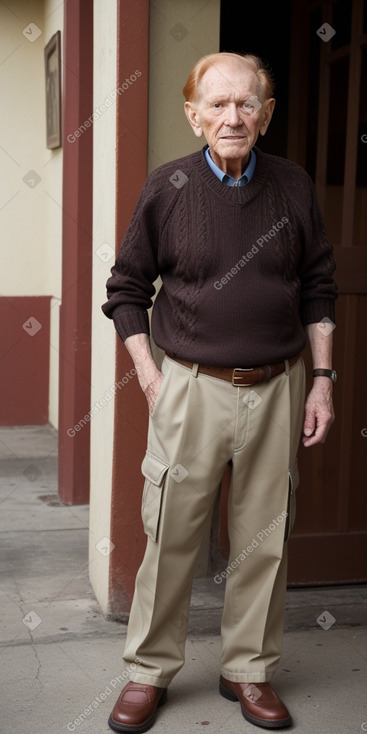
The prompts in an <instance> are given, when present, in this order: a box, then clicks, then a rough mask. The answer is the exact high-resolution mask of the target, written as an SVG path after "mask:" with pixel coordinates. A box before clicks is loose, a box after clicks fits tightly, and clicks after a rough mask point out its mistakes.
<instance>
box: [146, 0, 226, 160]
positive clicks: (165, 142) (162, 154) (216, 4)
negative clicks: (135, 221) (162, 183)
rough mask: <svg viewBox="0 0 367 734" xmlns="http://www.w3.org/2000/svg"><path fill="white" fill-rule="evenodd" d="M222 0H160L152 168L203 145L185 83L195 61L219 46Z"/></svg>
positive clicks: (155, 14)
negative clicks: (190, 117)
mask: <svg viewBox="0 0 367 734" xmlns="http://www.w3.org/2000/svg"><path fill="white" fill-rule="evenodd" d="M219 27H220V0H209V2H206V3H205V2H203V3H202V2H198V0H176V1H175V2H174V3H173V2H171V0H155V2H154V3H151V16H150V50H149V90H150V92H149V103H150V107H149V160H148V164H149V171H152V170H153V169H154V168H157V166H159V165H160V164H161V163H166V162H167V161H170V160H174V159H175V158H180V156H184V155H188V154H189V153H193V152H194V151H195V150H199V149H200V148H201V147H202V146H203V145H204V144H205V140H204V138H200V139H198V138H196V137H195V135H194V133H193V132H192V130H191V127H190V126H189V123H188V122H187V120H186V115H185V113H184V108H183V105H184V97H183V94H182V88H183V86H184V84H185V82H186V79H187V77H188V74H189V71H190V69H191V68H192V66H193V65H194V64H195V62H196V61H197V60H198V59H200V58H201V57H202V56H205V55H206V54H210V53H215V52H217V51H219Z"/></svg>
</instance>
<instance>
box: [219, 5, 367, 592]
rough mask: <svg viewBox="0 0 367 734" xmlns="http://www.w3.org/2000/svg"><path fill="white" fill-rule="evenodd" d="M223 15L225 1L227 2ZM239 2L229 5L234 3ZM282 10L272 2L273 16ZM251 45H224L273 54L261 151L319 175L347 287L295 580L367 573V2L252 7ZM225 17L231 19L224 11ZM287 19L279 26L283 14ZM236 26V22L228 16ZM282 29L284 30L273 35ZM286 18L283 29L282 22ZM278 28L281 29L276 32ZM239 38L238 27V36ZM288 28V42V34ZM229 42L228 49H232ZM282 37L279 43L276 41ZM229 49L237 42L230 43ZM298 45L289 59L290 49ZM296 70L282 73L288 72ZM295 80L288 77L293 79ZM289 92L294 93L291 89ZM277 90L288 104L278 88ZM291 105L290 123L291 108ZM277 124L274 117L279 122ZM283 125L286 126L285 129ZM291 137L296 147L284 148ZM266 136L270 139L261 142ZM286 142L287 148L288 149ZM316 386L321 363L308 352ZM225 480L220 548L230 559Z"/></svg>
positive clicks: (305, 469)
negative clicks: (273, 115)
mask: <svg viewBox="0 0 367 734" xmlns="http://www.w3.org/2000/svg"><path fill="white" fill-rule="evenodd" d="M222 9H223V12H224V9H225V4H224V3H222ZM231 9H232V5H231ZM275 11H276V12H278V6H276V8H275V6H274V12H275ZM250 12H251V13H252V21H253V22H252V23H250V27H251V42H252V45H251V46H250V41H249V39H246V42H245V48H244V47H243V44H244V40H243V37H242V36H241V38H240V37H238V38H237V36H236V33H235V32H234V31H233V27H232V28H231V29H229V28H226V27H224V28H223V33H222V35H223V38H224V45H223V47H222V49H221V50H230V48H229V46H228V44H229V39H232V45H231V49H232V50H238V51H239V52H243V51H244V50H248V48H249V47H251V50H252V51H253V52H254V53H257V54H259V55H260V56H262V57H263V58H265V59H269V61H270V65H271V67H272V68H273V70H274V72H277V74H276V82H278V76H279V75H280V79H279V81H280V84H277V89H276V96H277V98H278V99H277V104H278V103H279V101H280V107H281V109H280V114H279V113H278V123H280V126H279V124H278V127H276V132H275V134H272V126H270V129H269V133H268V134H267V136H266V137H265V138H264V139H262V140H261V141H260V147H262V148H263V149H264V150H266V151H267V152H270V153H274V154H276V155H285V156H286V157H287V158H289V159H290V160H293V161H296V162H297V163H299V164H300V165H301V166H303V168H305V169H306V170H307V171H308V173H309V174H310V176H311V178H312V179H313V180H314V182H315V184H316V188H317V193H318V198H319V202H320V205H321V209H322V212H323V216H324V221H325V226H326V233H327V235H328V238H329V239H330V241H331V242H332V244H333V245H334V254H335V260H336V264H337V269H336V273H335V277H336V280H337V283H338V287H339V298H338V300H337V303H336V324H337V326H336V329H335V331H334V338H335V352H334V367H335V369H336V370H337V372H338V382H337V385H336V386H335V388H334V394H335V413H336V421H335V423H334V425H333V427H332V429H331V431H330V434H329V436H328V440H327V443H326V444H325V445H323V446H315V447H312V448H309V449H305V448H304V447H303V446H301V447H300V450H299V465H300V477H301V482H300V486H299V488H298V490H297V515H296V521H295V525H294V529H293V533H292V536H291V538H290V541H289V571H288V580H289V585H294V586H296V585H299V586H302V585H315V584H338V583H340V584H343V583H353V582H354V583H358V582H364V581H366V580H367V380H366V376H367V0H293V2H292V6H290V4H289V3H288V2H286V3H285V4H284V8H283V14H282V18H281V19H279V18H278V21H276V19H275V18H273V21H274V23H272V24H271V27H269V26H268V25H266V26H265V29H264V28H263V27H262V25H261V23H260V18H259V16H258V13H259V12H262V10H261V8H259V10H257V6H251V9H250ZM223 17H225V15H223ZM280 21H281V22H280ZM227 25H228V24H227ZM274 25H276V33H273V29H274ZM278 26H279V28H278ZM278 30H279V33H278ZM233 34H234V35H233ZM279 36H280V38H279ZM225 44H227V45H225ZM275 44H276V45H275ZM227 46H228V48H227ZM285 48H286V49H287V53H288V49H289V63H288V62H287V59H285V57H284V53H285ZM285 67H287V72H288V70H289V74H288V73H287V74H285V73H284V68H285ZM288 80H289V85H288ZM287 88H288V95H287ZM278 90H280V92H281V94H280V100H279V96H278ZM287 108H288V122H287V121H286V120H285V121H284V110H285V109H287ZM275 122H276V121H275ZM281 130H282V131H283V133H282V132H281ZM285 142H286V143H287V145H285ZM264 143H265V144H264ZM284 148H285V150H283V149H284ZM304 359H305V362H306V367H307V375H308V389H309V388H310V387H311V381H312V380H310V375H311V373H312V362H311V356H310V352H309V349H306V350H305V353H304ZM229 476H230V474H229V471H228V472H227V473H226V475H225V477H224V480H223V483H222V494H221V534H220V535H221V539H220V549H221V552H222V555H225V556H227V555H228V550H229V541H228V534H227V527H226V495H227V492H228V483H229Z"/></svg>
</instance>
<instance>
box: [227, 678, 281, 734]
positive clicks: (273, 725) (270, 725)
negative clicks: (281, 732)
mask: <svg viewBox="0 0 367 734" xmlns="http://www.w3.org/2000/svg"><path fill="white" fill-rule="evenodd" d="M219 693H220V695H221V696H223V698H226V699H227V700H228V701H238V703H239V704H240V706H241V711H242V716H243V717H244V718H245V719H246V721H249V722H250V724H254V726H261V727H262V728H263V729H283V728H285V727H286V726H290V725H291V723H292V719H291V717H290V716H289V717H288V718H287V719H279V720H278V721H270V720H268V719H259V718H258V717H257V716H252V715H251V714H249V713H248V712H247V711H246V709H244V708H243V706H242V703H241V701H240V699H239V698H238V696H236V694H235V693H233V691H231V690H230V689H229V688H227V687H226V686H224V685H223V683H219Z"/></svg>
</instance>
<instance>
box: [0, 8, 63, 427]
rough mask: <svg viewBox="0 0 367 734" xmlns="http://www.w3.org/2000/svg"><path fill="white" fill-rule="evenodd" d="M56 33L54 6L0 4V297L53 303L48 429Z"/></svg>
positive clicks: (56, 291) (54, 274)
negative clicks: (50, 92)
mask: <svg viewBox="0 0 367 734" xmlns="http://www.w3.org/2000/svg"><path fill="white" fill-rule="evenodd" d="M31 24H32V25H31ZM62 29H63V3H62V2H60V0H14V1H13V2H12V3H8V4H7V6H5V5H4V4H3V3H1V4H0V87H1V98H2V100H3V109H2V115H1V146H2V148H3V150H1V151H0V160H1V170H2V176H1V188H0V216H1V219H0V223H1V226H0V248H1V261H2V262H1V269H0V293H1V294H2V295H5V296H33V295H51V296H53V297H54V299H53V301H52V307H51V344H52V345H54V347H53V346H51V347H50V365H51V380H50V420H51V422H52V423H53V424H54V425H56V423H57V392H58V391H57V384H58V352H57V351H56V350H57V347H58V337H57V327H58V305H57V304H58V299H59V298H60V287H61V211H62V209H61V207H62V198H61V186H62V149H61V148H60V149H58V150H55V151H50V150H48V149H47V148H46V122H45V120H46V112H45V75H44V46H45V44H46V43H47V42H48V40H49V39H50V37H51V36H52V35H53V33H54V32H55V31H56V30H61V31H62ZM37 35H38V37H36V36H37ZM28 39H31V40H28ZM32 39H35V40H33V41H32ZM5 100H6V103H5ZM33 172H34V173H33ZM24 178H25V180H24ZM27 182H28V183H27ZM29 184H31V185H29Z"/></svg>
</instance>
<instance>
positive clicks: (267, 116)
mask: <svg viewBox="0 0 367 734" xmlns="http://www.w3.org/2000/svg"><path fill="white" fill-rule="evenodd" d="M274 107H275V99H273V97H271V98H270V99H267V100H266V102H264V104H263V106H262V110H261V114H262V122H261V125H260V135H265V133H266V131H267V129H268V127H269V125H270V120H271V118H272V116H273V112H274Z"/></svg>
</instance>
